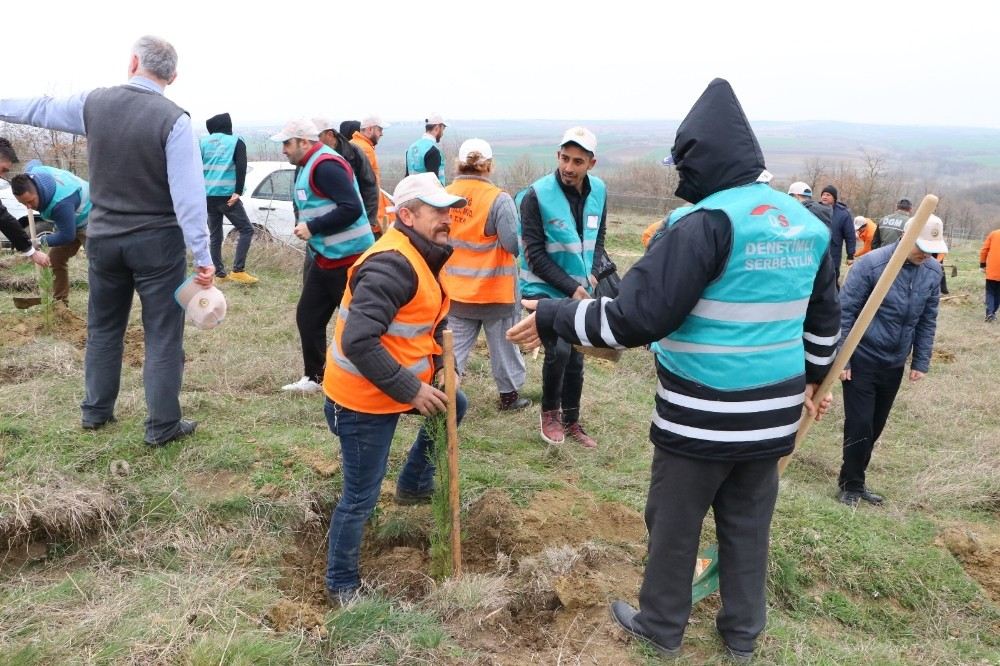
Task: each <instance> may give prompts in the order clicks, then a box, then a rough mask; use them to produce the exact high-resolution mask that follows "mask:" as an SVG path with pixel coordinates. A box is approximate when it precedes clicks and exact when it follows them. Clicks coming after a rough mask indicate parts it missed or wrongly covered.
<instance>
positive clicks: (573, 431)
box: [517, 127, 608, 449]
mask: <svg viewBox="0 0 1000 666" xmlns="http://www.w3.org/2000/svg"><path fill="white" fill-rule="evenodd" d="M596 150H597V137H595V136H594V134H593V133H592V132H590V131H589V130H587V129H586V128H583V127H573V128H571V129H569V130H567V131H566V133H565V134H564V135H563V138H562V142H560V144H559V150H558V151H556V160H557V164H558V166H557V168H556V170H555V171H554V172H553V173H550V174H549V175H547V176H542V177H541V178H539V179H538V180H536V181H535V182H534V183H533V184H532V185H531V186H530V187H529V188H527V189H526V190H524V191H522V192H521V193H519V194H518V195H517V203H518V205H519V206H520V209H521V244H522V251H521V257H520V259H519V262H520V269H521V270H520V279H519V286H520V291H521V293H522V294H523V295H524V297H525V298H529V299H537V298H566V297H569V298H573V299H577V300H582V299H587V298H590V294H591V292H592V291H593V288H594V287H595V286H596V285H597V280H596V278H594V276H593V273H592V270H593V267H594V257H595V256H601V255H602V254H603V253H604V230H605V225H606V221H607V215H608V206H607V188H605V186H604V182H603V181H602V180H601V179H600V178H597V177H596V176H591V175H589V173H588V172H589V171H590V170H591V169H593V168H594V165H595V164H597V159H596V157H594V155H595V151H596ZM582 394H583V355H582V354H581V353H580V352H578V351H576V350H575V349H573V346H572V345H571V344H570V343H568V342H566V341H565V340H560V339H558V338H555V337H553V338H551V339H550V340H548V341H547V342H546V344H545V363H544V365H543V366H542V409H541V416H540V430H541V435H542V439H543V440H544V441H546V442H548V443H549V444H554V445H558V444H562V443H563V441H565V439H566V437H567V436H569V437H570V438H571V439H573V440H574V441H575V442H577V443H578V444H580V445H582V446H584V447H585V448H588V449H592V448H595V447H596V446H597V442H595V441H594V439H593V438H592V437H591V436H590V435H588V434H587V433H586V432H584V430H583V427H582V426H581V425H580V396H581V395H582Z"/></svg>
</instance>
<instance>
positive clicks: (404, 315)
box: [323, 228, 449, 414]
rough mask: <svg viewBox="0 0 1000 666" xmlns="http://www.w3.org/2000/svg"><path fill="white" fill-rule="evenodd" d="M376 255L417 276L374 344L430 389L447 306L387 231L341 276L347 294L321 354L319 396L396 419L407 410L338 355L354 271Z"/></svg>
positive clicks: (405, 244)
mask: <svg viewBox="0 0 1000 666" xmlns="http://www.w3.org/2000/svg"><path fill="white" fill-rule="evenodd" d="M379 252H398V253H399V254H401V255H402V256H403V257H404V258H405V259H406V260H407V261H408V262H409V263H410V266H411V267H412V268H413V271H414V273H415V274H416V276H417V290H416V293H415V294H414V296H413V298H412V299H410V301H409V302H407V303H405V304H404V305H403V306H402V307H401V308H400V309H399V311H398V312H396V315H395V317H393V320H392V322H390V324H389V326H388V329H387V330H386V332H385V333H383V334H382V336H381V338H380V339H379V342H380V344H381V345H382V346H383V347H384V348H385V350H386V351H387V352H388V353H389V355H390V356H392V358H394V359H395V360H396V362H398V363H399V364H400V365H401V366H402V367H403V368H405V369H406V370H408V371H409V372H412V373H413V374H414V375H415V376H416V377H417V378H418V379H420V381H422V382H426V383H430V382H431V381H432V379H433V375H434V357H435V356H437V355H440V354H441V351H442V350H441V347H440V345H438V343H437V341H436V340H435V339H434V331H435V330H437V327H438V325H439V324H440V323H441V320H442V319H443V318H444V317H445V316H446V315H447V314H448V307H449V300H448V297H447V296H446V295H445V292H444V290H443V289H442V288H441V285H440V283H439V282H438V281H437V278H436V277H435V276H434V273H433V272H432V271H431V269H430V267H429V266H428V265H427V262H426V261H425V260H424V258H423V256H422V255H421V254H420V252H419V251H418V250H417V249H416V248H415V247H413V244H412V243H411V242H410V239H409V238H407V236H406V235H405V234H404V233H403V232H401V231H399V230H398V229H396V228H390V229H389V230H388V231H387V232H386V233H385V235H383V236H382V238H380V239H379V240H378V242H376V243H375V244H374V245H373V246H371V247H370V248H369V249H368V250H367V251H366V252H365V253H364V254H362V255H361V257H360V258H359V259H358V261H357V262H355V264H354V265H353V266H351V268H349V269H348V271H347V289H346V290H345V292H344V298H343V300H342V301H341V303H340V312H339V313H338V315H337V320H336V325H335V327H334V334H333V341H332V342H331V343H330V348H329V350H328V352H327V363H326V370H325V372H324V375H323V390H324V392H325V393H326V395H327V397H328V398H330V400H333V401H334V402H336V403H337V404H339V405H342V406H344V407H347V408H348V409H352V410H354V411H357V412H363V413H367V414H398V413H402V412H408V411H410V410H411V409H413V407H412V405H409V404H406V403H401V402H397V401H396V400H394V399H392V398H391V397H389V396H388V395H387V394H385V393H383V392H382V391H381V390H380V389H379V388H378V387H377V386H376V385H375V384H374V383H372V382H371V381H370V380H368V379H367V378H366V377H364V375H362V374H361V373H360V371H359V370H358V368H357V367H356V366H355V365H354V364H353V363H351V361H350V360H349V359H348V358H347V357H346V355H345V354H344V351H343V337H344V330H345V329H346V327H347V326H349V325H350V320H351V300H352V299H353V290H352V289H351V282H352V280H353V279H354V275H355V273H356V272H357V270H358V268H359V267H360V266H361V265H362V264H363V263H364V262H365V261H366V260H368V259H369V258H370V257H371V256H372V255H374V254H378V253H379Z"/></svg>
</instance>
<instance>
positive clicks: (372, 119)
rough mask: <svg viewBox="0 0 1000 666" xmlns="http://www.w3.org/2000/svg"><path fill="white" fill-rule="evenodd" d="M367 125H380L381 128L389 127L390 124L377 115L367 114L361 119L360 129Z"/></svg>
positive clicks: (366, 127)
mask: <svg viewBox="0 0 1000 666" xmlns="http://www.w3.org/2000/svg"><path fill="white" fill-rule="evenodd" d="M369 127H381V128H382V129H389V127H391V125H389V123H387V122H385V121H383V120H382V118H380V117H379V116H368V117H367V118H365V119H364V120H362V121H361V129H368V128H369Z"/></svg>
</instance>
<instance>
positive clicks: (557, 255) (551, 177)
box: [516, 173, 607, 298]
mask: <svg viewBox="0 0 1000 666" xmlns="http://www.w3.org/2000/svg"><path fill="white" fill-rule="evenodd" d="M588 178H589V179H590V194H588V195H587V200H586V202H584V205H583V238H581V237H580V234H578V233H577V231H576V218H575V217H574V216H573V211H572V209H570V206H569V201H568V200H567V199H566V195H565V194H563V191H562V187H561V186H560V185H559V182H558V180H556V175H555V174H553V173H550V174H548V175H547V176H542V177H541V178H539V179H538V180H536V181H535V182H534V183H532V184H531V186H530V189H533V190H534V191H535V196H536V197H537V198H538V212H539V214H540V215H541V218H542V226H543V227H544V228H545V252H546V254H548V255H549V257H550V258H551V259H552V261H554V262H555V263H556V265H557V266H559V267H560V268H561V269H563V270H564V271H566V274H567V275H569V276H570V277H571V278H573V279H574V280H576V283H577V284H579V285H580V286H581V287H583V288H584V289H585V290H587V292H588V293H590V292H592V291H593V288H592V287H591V286H590V271H591V269H592V268H593V267H594V250H595V249H596V248H597V236H598V233H599V232H600V227H601V214H602V213H604V204H605V202H606V201H607V188H606V187H605V185H604V181H602V180H601V179H600V178H597V177H596V176H588ZM527 191H528V190H527V189H525V190H522V191H521V192H519V193H518V195H517V199H516V201H517V206H518V208H519V209H520V207H521V201H523V200H524V195H525V194H526V193H527ZM518 236H520V237H521V238H522V239H523V238H524V235H523V233H522V232H521V229H520V225H518ZM520 267H521V273H520V278H519V279H520V287H521V293H523V294H546V295H548V296H551V297H552V298H565V297H566V294H564V293H562V292H561V291H559V290H558V289H556V288H555V287H553V286H552V285H550V284H549V283H548V282H546V281H545V280H543V279H542V278H540V277H538V276H537V275H535V274H534V272H532V270H531V265H530V264H529V262H528V254H527V252H525V251H524V247H523V244H522V247H521V257H520Z"/></svg>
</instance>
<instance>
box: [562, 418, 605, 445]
mask: <svg viewBox="0 0 1000 666" xmlns="http://www.w3.org/2000/svg"><path fill="white" fill-rule="evenodd" d="M565 430H566V436H567V437H569V438H570V439H572V440H575V441H576V443H577V444H579V445H580V446H582V447H583V448H585V449H596V448H597V441H596V440H594V438H593V437H591V436H590V435H588V434H587V433H585V432H584V431H583V426H581V425H580V423H579V422H577V423H570V424H568V425H566V426H565Z"/></svg>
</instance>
